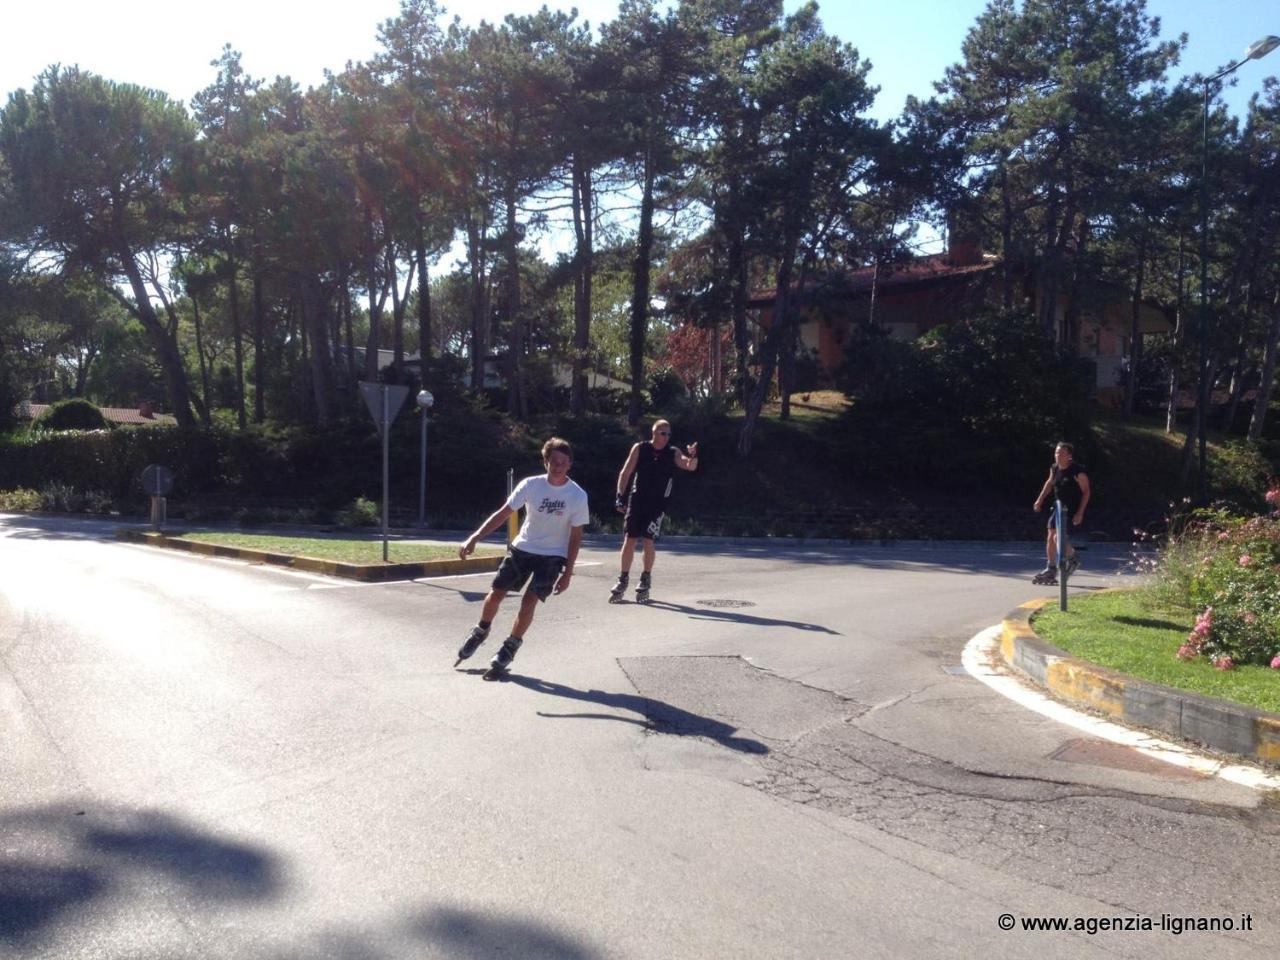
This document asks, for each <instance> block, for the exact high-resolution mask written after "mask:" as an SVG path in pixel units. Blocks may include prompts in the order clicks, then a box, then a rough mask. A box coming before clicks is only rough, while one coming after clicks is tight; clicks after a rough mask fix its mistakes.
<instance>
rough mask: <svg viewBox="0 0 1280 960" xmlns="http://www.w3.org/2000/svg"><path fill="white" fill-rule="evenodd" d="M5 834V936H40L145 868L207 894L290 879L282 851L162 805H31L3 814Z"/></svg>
mask: <svg viewBox="0 0 1280 960" xmlns="http://www.w3.org/2000/svg"><path fill="white" fill-rule="evenodd" d="M0 837H3V838H4V841H5V847H4V849H3V850H0V946H3V945H5V944H8V945H10V946H18V945H22V944H25V943H28V942H29V941H31V940H34V939H37V938H39V937H41V936H42V935H45V934H47V933H49V932H50V931H51V930H52V928H54V927H56V926H58V925H59V924H60V923H61V922H62V921H63V920H64V919H65V918H67V917H68V916H70V915H73V914H75V913H76V912H77V911H81V910H83V909H85V908H87V907H88V906H89V905H90V904H92V903H94V902H95V901H98V900H101V899H104V898H107V897H110V896H112V895H113V894H115V893H117V892H121V891H124V890H126V889H127V888H128V887H129V886H130V885H131V884H132V883H133V882H134V881H136V880H137V879H138V878H140V877H141V878H144V879H145V878H147V877H154V876H156V875H157V874H159V875H162V876H163V877H164V878H165V879H166V881H167V882H168V883H171V884H173V885H176V886H177V887H178V889H179V891H181V892H184V893H185V894H187V895H188V896H190V897H192V898H193V899H196V900H199V901H201V902H203V903H209V902H228V901H232V902H234V901H246V900H253V901H261V900H268V899H270V898H272V897H274V896H275V895H276V894H277V892H278V891H279V889H280V877H279V875H280V867H279V864H278V862H277V859H276V858H275V857H274V856H273V855H272V854H270V853H268V852H266V851H264V850H261V849H258V848H255V847H252V846H249V845H247V844H244V843H241V842H238V841H234V840H228V839H226V838H223V837H218V836H216V835H214V834H212V833H209V832H206V831H204V830H201V829H200V828H198V827H196V826H194V825H192V824H191V823H189V822H186V821H184V820H181V819H179V818H177V817H173V816H170V815H168V814H164V813H158V812H155V811H151V812H133V811H124V810H119V811H112V810H108V811H102V812H94V813H86V812H85V811H83V810H78V809H77V808H76V807H74V806H69V805H66V804H54V805H49V806H42V807H30V808H27V809H25V810H17V811H14V812H10V813H6V814H4V815H2V816H0Z"/></svg>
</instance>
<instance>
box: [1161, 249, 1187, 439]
mask: <svg viewBox="0 0 1280 960" xmlns="http://www.w3.org/2000/svg"><path fill="white" fill-rule="evenodd" d="M1185 267H1186V235H1185V234H1183V233H1182V232H1179V233H1178V283H1177V289H1178V302H1177V306H1176V307H1175V309H1174V327H1173V360H1172V362H1170V364H1169V399H1168V403H1167V405H1166V408H1165V420H1164V432H1165V433H1173V431H1174V429H1175V428H1176V427H1177V425H1178V389H1179V386H1180V385H1179V383H1178V380H1179V374H1178V363H1179V361H1180V360H1181V356H1180V355H1181V353H1182V341H1183V340H1184V339H1185V338H1186V328H1187V322H1186V321H1187V317H1186V287H1185V281H1186V271H1185Z"/></svg>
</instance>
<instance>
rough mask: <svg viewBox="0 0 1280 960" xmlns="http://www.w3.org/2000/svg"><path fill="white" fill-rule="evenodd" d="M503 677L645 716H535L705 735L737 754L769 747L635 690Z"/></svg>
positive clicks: (698, 715) (544, 714) (519, 683)
mask: <svg viewBox="0 0 1280 960" xmlns="http://www.w3.org/2000/svg"><path fill="white" fill-rule="evenodd" d="M505 679H506V680H507V681H508V682H510V683H514V684H516V685H517V686H521V687H525V688H526V689H528V690H535V691H537V692H538V693H545V694H548V695H550V696H555V697H564V698H565V699H567V700H580V701H583V702H585V703H595V704H599V705H600V706H602V707H613V708H615V709H619V710H629V711H631V712H632V713H635V714H639V715H640V716H641V717H644V718H646V719H644V720H640V719H632V718H631V717H620V716H618V715H617V714H613V713H545V712H543V711H541V710H539V711H538V716H540V717H552V718H556V719H586V720H620V721H622V722H623V723H634V724H636V725H637V726H641V727H645V728H647V729H651V730H654V731H655V732H657V733H668V734H674V735H676V736H680V737H706V738H707V739H708V740H714V741H715V742H716V743H718V744H720V745H721V746H722V747H728V748H729V749H730V750H737V751H738V752H740V753H755V754H763V753H768V752H769V748H768V747H767V746H765V745H764V744H763V743H761V742H760V741H759V740H752V739H750V738H748V737H739V736H735V734H736V733H737V732H738V728H737V727H735V726H732V725H730V724H727V723H724V722H722V721H720V720H713V719H711V718H710V717H704V716H701V715H700V714H696V713H690V712H689V711H688V710H683V709H681V708H680V707H677V706H673V705H672V704H669V703H664V702H663V701H661V700H655V699H653V698H652V697H642V696H639V695H638V694H634V693H609V692H608V691H605V690H578V689H577V688H575V687H570V686H566V685H565V684H562V683H553V682H552V681H550V680H541V679H539V678H537V677H528V676H523V675H521V674H516V673H511V674H508V675H507V676H506V678H505Z"/></svg>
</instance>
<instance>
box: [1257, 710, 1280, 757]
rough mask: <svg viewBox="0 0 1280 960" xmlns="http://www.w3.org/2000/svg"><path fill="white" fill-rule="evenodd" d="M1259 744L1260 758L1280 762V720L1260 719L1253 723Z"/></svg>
mask: <svg viewBox="0 0 1280 960" xmlns="http://www.w3.org/2000/svg"><path fill="white" fill-rule="evenodd" d="M1253 732H1254V736H1255V737H1256V738H1257V743H1258V756H1259V757H1261V758H1262V759H1263V760H1280V719H1272V718H1271V717H1258V718H1257V719H1255V720H1254V722H1253Z"/></svg>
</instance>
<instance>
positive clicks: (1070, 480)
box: [1034, 443, 1091, 583]
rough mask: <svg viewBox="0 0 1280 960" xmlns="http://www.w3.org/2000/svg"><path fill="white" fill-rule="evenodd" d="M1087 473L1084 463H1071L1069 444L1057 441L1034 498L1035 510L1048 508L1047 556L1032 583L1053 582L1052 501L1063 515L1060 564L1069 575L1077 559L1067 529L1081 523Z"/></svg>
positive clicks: (1055, 554) (1086, 498)
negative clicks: (1044, 477) (1060, 508)
mask: <svg viewBox="0 0 1280 960" xmlns="http://www.w3.org/2000/svg"><path fill="white" fill-rule="evenodd" d="M1090 493H1091V491H1090V489H1089V475H1088V474H1087V473H1086V472H1085V469H1084V464H1080V463H1076V462H1075V450H1074V449H1073V448H1072V446H1071V444H1069V443H1059V444H1058V445H1057V447H1055V448H1054V451H1053V466H1051V467H1050V468H1049V478H1048V479H1047V480H1045V482H1044V486H1043V487H1041V488H1040V496H1038V497H1036V502H1035V507H1034V509H1035V511H1036V512H1037V513H1039V512H1040V510H1042V509H1044V508H1045V507H1046V505H1047V506H1048V507H1050V509H1049V531H1048V534H1047V536H1046V537H1045V546H1044V552H1045V555H1046V556H1047V557H1048V563H1046V565H1045V568H1044V569H1043V570H1041V571H1040V573H1038V574H1036V577H1035V581H1036V582H1045V583H1048V582H1049V581H1051V580H1053V581H1056V579H1057V575H1058V531H1057V526H1056V524H1055V523H1054V517H1053V510H1052V509H1051V508H1052V506H1053V501H1054V500H1060V501H1062V508H1063V511H1064V513H1065V516H1063V518H1062V539H1063V544H1062V556H1063V559H1062V565H1063V567H1065V570H1064V571H1063V572H1064V574H1065V575H1066V576H1071V574H1072V573H1074V572H1075V570H1076V568H1077V567H1078V566H1080V561H1079V559H1077V557H1076V548H1075V547H1073V546H1072V545H1071V528H1072V527H1078V526H1080V524H1082V523H1084V511H1085V508H1086V507H1087V506H1088V505H1089V496H1090Z"/></svg>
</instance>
